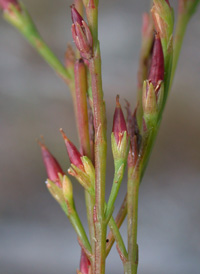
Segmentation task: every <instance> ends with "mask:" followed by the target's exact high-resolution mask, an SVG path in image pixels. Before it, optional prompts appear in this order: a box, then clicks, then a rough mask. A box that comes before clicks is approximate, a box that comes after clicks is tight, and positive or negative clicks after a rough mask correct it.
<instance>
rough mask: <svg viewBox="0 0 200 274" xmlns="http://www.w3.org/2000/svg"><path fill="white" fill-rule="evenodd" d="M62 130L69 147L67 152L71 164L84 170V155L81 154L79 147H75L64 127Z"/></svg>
mask: <svg viewBox="0 0 200 274" xmlns="http://www.w3.org/2000/svg"><path fill="white" fill-rule="evenodd" d="M60 132H61V134H62V136H63V138H64V140H65V145H66V148H67V153H68V156H69V160H70V162H71V164H73V165H75V166H76V167H78V168H79V169H82V170H84V166H83V162H82V160H81V157H82V155H81V154H80V152H79V151H78V149H77V148H76V147H75V145H74V144H73V143H72V142H71V141H70V140H69V139H68V138H67V136H66V135H65V133H64V131H63V130H62V128H61V129H60Z"/></svg>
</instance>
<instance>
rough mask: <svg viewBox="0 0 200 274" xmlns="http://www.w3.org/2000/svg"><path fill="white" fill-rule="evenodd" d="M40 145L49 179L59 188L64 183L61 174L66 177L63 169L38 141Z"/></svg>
mask: <svg viewBox="0 0 200 274" xmlns="http://www.w3.org/2000/svg"><path fill="white" fill-rule="evenodd" d="M38 143H39V145H40V147H41V152H42V158H43V162H44V165H45V167H46V172H47V176H48V179H49V180H51V181H53V182H54V183H55V184H56V185H57V186H59V187H61V186H62V183H61V181H60V179H59V174H62V175H64V172H63V171H62V168H61V167H60V165H59V163H58V162H57V160H56V159H55V158H54V156H53V155H52V154H51V153H50V151H49V150H48V149H47V147H46V146H45V145H44V144H43V143H41V142H40V141H38Z"/></svg>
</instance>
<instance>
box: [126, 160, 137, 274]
mask: <svg viewBox="0 0 200 274" xmlns="http://www.w3.org/2000/svg"><path fill="white" fill-rule="evenodd" d="M139 185H140V172H139V168H138V166H137V165H136V166H135V167H129V168H128V191H127V203H128V207H127V210H128V261H129V265H130V269H131V272H130V273H131V274H136V273H137V267H138V245H137V221H138V196H139Z"/></svg>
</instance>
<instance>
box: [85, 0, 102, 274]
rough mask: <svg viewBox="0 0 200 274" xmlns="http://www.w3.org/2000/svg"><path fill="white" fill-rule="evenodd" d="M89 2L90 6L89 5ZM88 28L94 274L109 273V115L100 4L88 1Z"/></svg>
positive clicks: (95, 1)
mask: <svg viewBox="0 0 200 274" xmlns="http://www.w3.org/2000/svg"><path fill="white" fill-rule="evenodd" d="M86 2H87V3H86ZM84 4H86V15H87V19H88V25H89V27H90V30H91V33H92V37H93V57H92V59H91V60H89V71H90V75H91V86H92V99H93V114H94V130H95V145H94V152H95V210H94V226H95V254H94V261H95V262H94V274H104V273H105V257H106V256H105V255H106V254H105V253H106V222H105V214H104V206H105V179H106V178H105V177H106V153H107V140H106V116H105V103H104V100H103V90H102V76H101V55H100V47H99V41H98V1H97V0H88V1H84Z"/></svg>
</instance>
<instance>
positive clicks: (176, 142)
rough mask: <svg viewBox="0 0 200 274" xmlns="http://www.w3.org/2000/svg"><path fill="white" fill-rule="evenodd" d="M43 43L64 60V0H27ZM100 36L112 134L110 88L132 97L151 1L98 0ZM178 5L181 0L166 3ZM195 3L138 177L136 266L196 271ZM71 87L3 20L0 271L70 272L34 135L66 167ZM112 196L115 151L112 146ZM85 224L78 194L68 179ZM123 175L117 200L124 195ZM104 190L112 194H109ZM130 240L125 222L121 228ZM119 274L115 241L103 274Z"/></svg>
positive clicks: (198, 106)
mask: <svg viewBox="0 0 200 274" xmlns="http://www.w3.org/2000/svg"><path fill="white" fill-rule="evenodd" d="M23 2H24V4H25V5H26V6H27V8H28V10H29V11H30V13H31V15H32V17H33V18H34V20H35V22H36V25H37V27H38V29H39V30H40V32H41V34H42V36H43V37H44V39H45V41H46V42H47V43H48V44H49V46H50V47H51V48H52V49H53V51H54V52H55V53H56V54H57V56H58V57H59V58H60V59H61V60H63V59H64V52H65V48H66V45H67V43H68V42H72V38H71V33H70V25H71V20H70V9H69V5H70V4H71V1H69V0H59V1H50V0H43V1H40V0H23ZM99 2H100V8H99V15H100V16H99V21H100V24H99V36H100V41H101V51H102V61H103V65H102V68H103V80H104V84H103V87H104V92H105V100H106V102H107V106H108V107H107V115H108V139H110V132H111V123H112V116H113V112H114V105H115V96H116V94H120V96H121V102H122V105H125V103H124V101H123V100H124V98H126V99H127V100H128V101H129V102H130V103H131V105H132V106H134V105H135V94H136V86H137V82H136V79H137V77H136V75H137V66H138V56H139V49H140V29H141V16H142V13H143V11H147V10H148V8H149V1H148V0H143V1H136V0H134V1H133V0H127V1H120V0H113V1H106V0H100V1H99ZM171 3H172V5H174V6H175V7H176V5H177V1H171ZM199 15H200V11H198V13H197V14H196V15H195V16H194V18H193V19H192V21H191V22H190V24H189V28H188V30H187V34H186V37H185V41H184V45H183V49H182V53H181V58H180V62H179V66H178V70H177V74H176V78H175V81H174V85H173V88H172V91H171V94H170V98H169V101H168V104H167V107H166V111H165V114H164V118H163V122H162V125H161V128H160V133H159V136H158V139H157V142H156V145H155V149H154V151H153V154H152V157H151V161H150V164H149V167H148V169H147V172H146V175H145V177H144V180H143V183H142V185H141V191H140V201H139V232H138V244H139V249H140V265H139V272H138V273H139V274H169V273H170V274H199V273H200V260H199V258H200V217H199V212H200V198H199V197H200V169H199V167H200V142H199V140H200V126H199V125H200V123H199V121H200V88H199V86H200V78H199V75H200V54H199V48H200V20H199V19H200V16H199ZM72 113H73V109H72V101H71V98H70V95H69V90H68V88H67V87H66V86H65V84H64V83H63V82H62V80H60V79H59V78H58V77H57V76H56V75H55V73H54V72H53V71H52V70H51V69H50V68H49V67H48V66H47V65H46V63H45V62H44V61H43V60H42V59H41V58H40V57H39V56H38V54H37V53H36V52H35V51H34V50H33V49H32V48H31V47H30V46H29V45H28V44H27V42H26V41H25V40H24V39H23V38H22V37H21V35H20V34H19V33H18V32H17V31H16V30H15V29H13V28H12V27H11V26H10V25H8V24H7V23H6V22H4V21H3V19H0V274H33V273H34V274H47V273H48V274H55V273H56V274H63V273H67V274H68V273H75V269H76V268H77V267H78V264H79V246H78V244H77V243H76V235H75V233H74V231H73V229H72V228H71V225H70V223H69V222H68V220H67V218H66V217H65V215H64V213H63V212H62V210H61V209H60V208H59V206H58V205H57V204H56V202H55V201H54V200H53V198H52V197H51V196H50V195H49V193H48V191H47V190H46V187H45V184H44V181H45V179H46V173H45V169H44V166H43V163H42V160H41V154H40V149H39V147H38V145H37V144H36V142H35V139H36V138H37V137H38V136H39V135H40V134H43V135H44V137H45V141H46V144H47V146H48V147H49V148H50V150H51V151H52V153H53V154H54V155H55V156H56V157H57V159H58V160H59V161H60V163H61V164H62V167H63V168H64V170H65V171H66V170H67V168H68V167H69V161H68V157H67V154H66V150H65V146H64V143H63V140H62V138H61V136H60V133H59V130H58V129H59V128H60V127H63V128H64V130H65V131H66V132H67V134H68V136H69V137H70V138H71V139H72V140H73V141H74V142H75V144H78V139H77V136H76V127H75V121H74V117H73V115H72ZM107 167H108V173H107V178H108V184H107V194H109V191H110V187H111V181H112V174H113V173H112V172H113V164H112V156H111V150H110V148H109V149H108V164H107ZM74 190H75V199H76V203H77V208H78V212H79V213H80V216H81V218H82V220H83V222H84V223H85V221H84V220H85V211H84V196H83V191H82V189H81V187H80V186H79V185H78V183H77V182H75V181H74ZM125 191H126V185H125V181H124V183H123V184H122V188H121V191H120V192H121V194H120V197H119V199H118V200H117V206H116V208H118V207H119V205H120V203H121V200H122V198H123V196H124V194H125ZM107 196H108V195H107ZM121 231H122V234H123V236H124V237H125V238H126V225H124V226H123V227H122V230H121ZM122 272H123V269H122V266H121V262H120V259H119V258H118V254H117V253H116V251H115V248H113V251H112V252H111V255H110V257H109V259H108V263H107V273H116V274H121V273H122Z"/></svg>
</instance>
